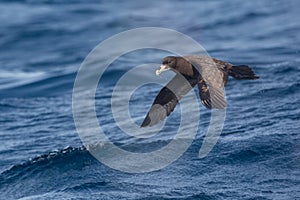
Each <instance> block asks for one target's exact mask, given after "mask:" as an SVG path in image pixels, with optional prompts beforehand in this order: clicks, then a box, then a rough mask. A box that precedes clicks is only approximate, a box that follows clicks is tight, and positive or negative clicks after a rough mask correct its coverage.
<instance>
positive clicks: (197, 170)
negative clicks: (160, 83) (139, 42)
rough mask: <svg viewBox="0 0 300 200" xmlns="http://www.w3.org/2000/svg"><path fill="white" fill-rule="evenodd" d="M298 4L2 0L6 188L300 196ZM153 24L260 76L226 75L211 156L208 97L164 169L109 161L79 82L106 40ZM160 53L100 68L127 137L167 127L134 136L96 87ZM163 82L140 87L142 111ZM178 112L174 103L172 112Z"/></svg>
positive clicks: (1, 181) (162, 137)
mask: <svg viewBox="0 0 300 200" xmlns="http://www.w3.org/2000/svg"><path fill="white" fill-rule="evenodd" d="M299 7H300V2H299V1H298V0H287V1H279V0H272V1H260V0H254V1H238V0H231V1H216V0H210V1H206V0H203V1H192V0H190V1H184V3H182V2H181V1H171V0H167V1H128V2H127V1H126V2H125V1H123V2H121V1H113V2H109V1H103V2H102V1H89V2H88V3H87V2H86V1H83V0H72V1H60V0H53V1H48V0H18V1H17V0H16V1H12V0H9V1H5V0H4V1H1V2H0V10H1V12H0V21H1V23H0V124H1V126H0V144H1V145H0V199H19V198H24V199H174V198H175V199H297V198H298V199H299V198H300V154H299V152H300V151H299V150H300V135H299V130H300V125H299V124H300V123H299V122H300V114H299V113H300V101H299V94H300V76H299V72H300V23H299V18H300V12H299ZM146 26H155V27H164V28H171V29H175V30H177V31H180V32H182V33H184V34H187V35H188V36H190V37H192V38H193V39H195V40H196V41H198V42H199V43H201V44H202V45H203V46H204V47H205V49H206V50H207V51H208V53H209V54H210V55H211V56H213V57H216V58H219V59H223V60H226V61H230V62H231V63H234V64H247V65H250V66H252V67H253V69H254V71H255V72H256V73H257V74H258V75H259V76H260V77H261V78H260V79H258V80H256V81H237V80H233V79H230V81H229V83H228V85H227V88H226V98H227V103H228V108H227V115H226V121H225V125H224V129H223V132H222V135H221V137H220V139H219V141H218V143H217V144H216V146H215V147H214V148H213V150H212V152H211V153H210V154H209V155H208V156H207V157H206V158H204V159H199V158H198V151H199V148H200V146H201V144H202V141H203V136H204V134H205V132H206V130H207V127H208V123H209V119H210V117H209V111H208V110H206V109H205V108H204V107H203V106H201V121H200V122H199V125H200V129H199V131H198V133H197V137H196V139H195V140H194V142H193V144H192V145H191V146H190V148H189V149H188V150H187V152H185V153H184V154H183V156H182V157H181V158H180V159H178V160H177V161H175V162H174V163H172V164H171V165H170V166H168V167H166V168H163V169H161V170H159V171H155V172H151V173H144V174H127V173H123V172H120V171H116V170H113V169H111V168H109V167H107V166H105V165H103V164H101V163H100V162H98V161H97V160H96V159H95V158H94V157H92V156H91V155H90V154H89V152H88V151H87V150H86V148H85V147H84V146H83V144H82V142H81V140H80V139H79V136H78V134H77V132H76V129H75V125H74V121H73V115H72V88H73V84H74V80H75V77H76V72H77V70H78V69H79V67H80V64H81V63H82V61H83V60H84V58H85V57H86V56H87V54H88V53H89V52H90V51H91V50H92V49H93V48H94V47H95V46H96V45H97V44H98V43H100V42H101V41H103V40H104V39H106V38H108V37H110V36H112V35H114V34H117V33H119V32H121V31H125V30H129V29H132V28H138V27H146ZM158 40H159V38H158ZM161 42H163V41H161ZM141 55H143V56H141ZM153 55H154V56H153ZM163 56H164V53H162V52H159V51H158V52H151V51H145V52H143V51H142V52H136V53H135V54H134V53H133V54H132V55H127V56H124V57H123V59H121V60H118V61H117V64H115V65H114V67H112V68H111V71H108V72H107V73H106V74H105V76H104V77H103V78H104V80H105V83H106V87H105V88H102V90H103V91H102V92H97V96H96V107H97V115H98V117H99V120H104V122H105V131H106V133H108V134H109V135H110V137H111V139H112V140H113V141H114V142H116V143H120V144H124V145H125V146H126V147H124V148H129V149H130V148H131V149H135V150H137V151H138V152H143V151H147V150H148V151H149V149H151V148H154V149H155V148H160V147H162V146H164V145H165V144H166V143H168V142H169V139H170V137H169V136H170V135H168V134H170V133H167V134H163V133H162V134H159V135H157V136H156V137H155V139H152V140H145V141H146V142H144V143H143V144H142V145H140V144H139V143H138V142H134V141H129V140H127V139H126V138H124V137H123V136H122V135H121V134H119V129H118V128H117V127H116V124H115V123H114V121H113V120H112V119H111V117H112V116H111V114H110V111H109V109H110V108H109V101H110V95H107V96H103V95H100V94H103V92H105V93H108V94H109V93H110V92H111V91H112V89H113V86H114V84H115V81H116V80H117V78H118V77H120V76H121V75H122V74H123V73H125V72H126V71H127V70H129V69H130V68H131V66H136V65H138V64H142V63H147V62H156V63H157V62H160V59H161V58H162V57H163ZM159 89H160V87H156V88H155V89H153V91H148V92H149V94H148V95H144V93H143V92H142V91H141V90H139V91H140V95H138V94H139V93H137V94H135V96H134V97H133V101H135V102H136V105H135V104H134V105H133V107H135V108H138V109H135V110H138V111H134V112H133V115H134V116H135V117H137V116H140V117H143V115H145V114H146V112H147V111H148V108H149V107H145V106H143V105H144V104H145V105H148V104H149V106H150V104H151V103H152V101H153V98H154V97H155V95H156V93H157V92H158V91H159ZM99 90H100V89H99ZM97 102H98V103H97ZM141 115H142V116H141ZM105 116H108V117H105ZM179 116H180V114H179V110H178V109H177V110H175V112H174V113H172V115H171V116H170V119H172V120H173V121H174V120H176V119H178V117H179ZM141 120H142V118H138V119H137V121H138V122H139V123H140V122H141ZM175 122H176V121H175ZM167 123H169V126H172V124H171V125H170V123H171V121H170V120H168V121H167ZM173 126H174V128H175V126H176V123H173ZM171 132H172V131H171ZM148 148H149V149H148Z"/></svg>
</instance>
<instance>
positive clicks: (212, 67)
mask: <svg viewBox="0 0 300 200" xmlns="http://www.w3.org/2000/svg"><path fill="white" fill-rule="evenodd" d="M166 70H172V71H174V72H175V73H176V76H175V77H174V78H173V79H172V80H171V81H170V82H169V83H168V84H167V85H166V86H165V87H163V88H162V89H161V90H160V92H159V93H158V95H157V96H156V98H155V100H154V102H153V104H152V106H151V108H150V111H149V112H148V114H147V116H146V117H145V119H144V121H143V123H142V125H141V127H146V126H152V125H155V124H157V123H158V122H160V121H162V120H164V119H165V118H166V117H167V116H169V115H170V114H171V112H172V111H173V110H174V108H175V107H176V105H177V104H178V102H179V100H180V99H181V98H182V97H183V96H184V95H186V94H187V93H188V92H189V91H190V90H191V89H192V88H193V87H194V86H196V85H198V89H199V96H200V99H201V102H202V104H203V105H204V106H205V107H206V108H208V109H212V108H215V109H224V108H225V107H226V100H225V94H224V87H225V86H226V83H227V81H228V76H232V77H233V78H235V79H238V80H241V79H248V80H254V79H258V78H259V77H258V76H257V75H255V74H254V72H253V71H252V69H251V68H250V67H249V66H247V65H239V66H234V65H232V64H230V63H228V62H224V61H222V60H218V59H215V58H211V57H207V56H184V57H177V56H168V57H165V58H164V59H163V61H162V65H161V66H160V69H159V70H156V75H159V74H160V73H161V72H163V71H166Z"/></svg>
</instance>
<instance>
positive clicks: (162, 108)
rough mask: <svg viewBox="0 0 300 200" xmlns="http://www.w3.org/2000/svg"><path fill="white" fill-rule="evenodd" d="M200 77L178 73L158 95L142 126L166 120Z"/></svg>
mask: <svg viewBox="0 0 300 200" xmlns="http://www.w3.org/2000/svg"><path fill="white" fill-rule="evenodd" d="M198 81H199V79H195V78H188V77H184V76H182V75H181V74H177V75H176V76H175V77H174V78H173V79H172V80H171V81H170V82H169V83H168V84H167V85H166V86H165V87H163V88H162V89H161V90H160V92H159V93H158V95H157V96H156V98H155V100H154V102H153V104H152V106H151V108H150V110H149V112H148V114H147V116H146V117H145V119H144V121H143V123H142V125H141V127H146V126H152V125H154V124H157V123H158V122H160V121H162V120H164V119H165V118H166V117H167V116H169V115H170V113H171V112H172V111H173V110H174V109H175V107H176V105H177V104H178V101H179V100H180V99H181V98H182V97H183V96H184V95H185V94H187V93H188V92H189V91H190V90H191V89H192V88H193V87H194V86H195V85H196V84H197V83H198Z"/></svg>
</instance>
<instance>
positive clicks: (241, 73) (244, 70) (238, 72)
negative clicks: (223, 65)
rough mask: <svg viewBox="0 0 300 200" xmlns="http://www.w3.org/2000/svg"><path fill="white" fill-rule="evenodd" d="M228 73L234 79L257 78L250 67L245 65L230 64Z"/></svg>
mask: <svg viewBox="0 0 300 200" xmlns="http://www.w3.org/2000/svg"><path fill="white" fill-rule="evenodd" d="M228 74H229V75H230V76H232V77H233V78H235V79H250V80H254V79H258V78H259V76H257V75H256V74H254V72H253V71H252V69H251V68H250V67H249V66H247V65H239V66H232V67H231V69H230V70H229V72H228Z"/></svg>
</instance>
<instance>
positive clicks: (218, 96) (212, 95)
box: [198, 79, 226, 109]
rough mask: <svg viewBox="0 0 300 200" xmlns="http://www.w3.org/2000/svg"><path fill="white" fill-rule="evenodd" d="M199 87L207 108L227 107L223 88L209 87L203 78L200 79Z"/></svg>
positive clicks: (202, 100) (201, 97)
mask: <svg viewBox="0 0 300 200" xmlns="http://www.w3.org/2000/svg"><path fill="white" fill-rule="evenodd" d="M198 89H199V96H200V99H201V102H202V104H203V105H204V106H205V107H206V108H209V109H212V108H217V109H224V108H225V107H226V100H225V96H224V89H223V88H213V87H212V86H210V87H209V86H208V85H207V84H206V83H205V81H204V80H203V79H200V81H199V83H198Z"/></svg>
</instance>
